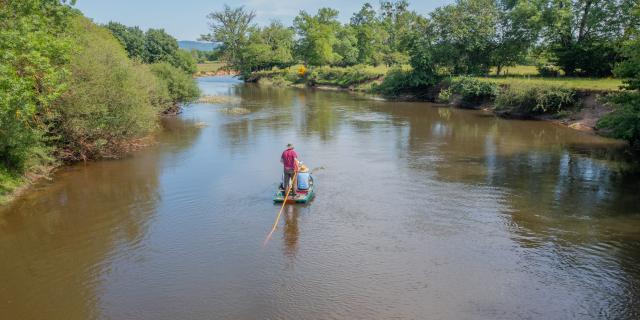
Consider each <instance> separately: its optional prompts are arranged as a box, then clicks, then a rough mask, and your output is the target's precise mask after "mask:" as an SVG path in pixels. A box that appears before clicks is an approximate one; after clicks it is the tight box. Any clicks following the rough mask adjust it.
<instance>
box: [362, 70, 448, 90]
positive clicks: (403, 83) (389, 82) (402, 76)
mask: <svg viewBox="0 0 640 320" xmlns="http://www.w3.org/2000/svg"><path fill="white" fill-rule="evenodd" d="M440 79H441V77H440V76H438V75H436V74H427V73H416V72H415V71H414V70H412V69H407V68H402V67H399V68H394V69H392V70H391V71H389V73H387V75H386V76H385V77H384V80H383V81H382V83H381V84H379V85H375V86H373V87H372V91H373V92H376V93H380V94H382V95H386V96H391V97H393V96H397V95H400V94H402V93H405V92H411V93H416V91H422V90H426V89H430V88H432V87H434V86H435V85H436V84H437V83H439V82H440Z"/></svg>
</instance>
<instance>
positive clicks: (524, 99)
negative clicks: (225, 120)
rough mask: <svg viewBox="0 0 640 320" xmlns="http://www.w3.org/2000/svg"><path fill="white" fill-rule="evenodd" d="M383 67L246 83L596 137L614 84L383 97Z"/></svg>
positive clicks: (520, 85)
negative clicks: (460, 112) (411, 104)
mask: <svg viewBox="0 0 640 320" xmlns="http://www.w3.org/2000/svg"><path fill="white" fill-rule="evenodd" d="M389 71H390V70H389V68H386V67H365V66H355V67H348V68H331V67H320V68H315V69H313V70H311V71H309V70H306V69H303V67H301V66H296V67H292V68H288V69H276V70H270V71H260V72H254V73H253V74H251V75H250V76H249V77H248V78H247V79H246V81H247V82H253V83H257V84H262V85H271V86H288V87H298V88H300V87H309V88H314V89H318V90H331V91H336V90H339V91H348V92H362V93H368V94H374V95H376V96H378V97H383V98H385V99H388V100H396V101H425V102H436V103H443V104H447V105H449V106H452V107H457V108H463V109H481V110H485V111H487V112H492V113H493V114H495V115H496V116H499V117H502V118H507V119H534V120H541V121H552V122H555V123H558V124H561V125H564V126H567V127H569V128H572V129H575V130H579V131H583V132H591V133H596V134H599V133H601V132H598V130H597V123H598V121H599V120H600V119H601V118H602V117H603V116H605V115H607V114H609V113H610V112H612V111H613V109H614V108H613V107H612V106H610V105H608V104H606V103H605V102H604V101H603V97H605V96H607V95H609V94H611V93H613V92H616V91H617V90H616V88H619V86H620V85H621V84H622V82H621V81H620V80H617V79H573V78H570V79H568V78H566V79H562V78H554V79H551V78H542V77H527V78H523V77H455V78H446V79H444V80H442V81H440V82H439V83H438V84H437V85H435V86H431V87H427V88H420V89H413V90H404V91H401V92H398V93H396V94H394V95H383V94H381V93H380V92H379V91H380V90H378V88H379V87H380V85H381V84H382V83H383V82H384V79H385V77H386V75H387V74H388V72H389Z"/></svg>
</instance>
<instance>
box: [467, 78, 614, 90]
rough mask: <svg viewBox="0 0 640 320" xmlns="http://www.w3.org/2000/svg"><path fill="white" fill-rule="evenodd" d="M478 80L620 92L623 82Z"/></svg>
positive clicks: (591, 80) (540, 79)
mask: <svg viewBox="0 0 640 320" xmlns="http://www.w3.org/2000/svg"><path fill="white" fill-rule="evenodd" d="M476 78H477V79H478V80H481V81H487V82H493V83H497V84H500V85H529V86H534V85H545V86H558V87H565V88H570V89H576V90H594V91H618V90H620V86H622V80H620V79H612V78H602V79H594V78H569V77H557V78H542V77H476Z"/></svg>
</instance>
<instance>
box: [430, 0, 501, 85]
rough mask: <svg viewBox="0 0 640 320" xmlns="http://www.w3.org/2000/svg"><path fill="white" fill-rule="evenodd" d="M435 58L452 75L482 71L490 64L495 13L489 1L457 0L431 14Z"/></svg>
mask: <svg viewBox="0 0 640 320" xmlns="http://www.w3.org/2000/svg"><path fill="white" fill-rule="evenodd" d="M431 18H432V26H433V30H434V32H435V35H436V37H437V43H436V48H435V49H434V50H435V52H434V55H435V57H434V58H435V59H436V60H438V61H440V62H442V63H443V65H445V66H448V68H449V69H450V72H452V73H454V74H486V73H487V72H488V71H489V68H490V67H491V64H492V63H491V57H492V51H493V49H494V40H495V38H496V36H497V24H498V19H499V12H498V8H497V7H496V4H495V2H494V1H493V0H458V1H456V3H455V4H452V5H447V6H444V7H440V8H437V9H436V10H435V11H434V12H433V13H432V14H431Z"/></svg>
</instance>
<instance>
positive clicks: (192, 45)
mask: <svg viewBox="0 0 640 320" xmlns="http://www.w3.org/2000/svg"><path fill="white" fill-rule="evenodd" d="M178 46H180V48H181V49H185V50H191V49H196V50H200V51H213V49H215V48H216V47H217V45H216V44H215V43H211V42H200V41H178Z"/></svg>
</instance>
